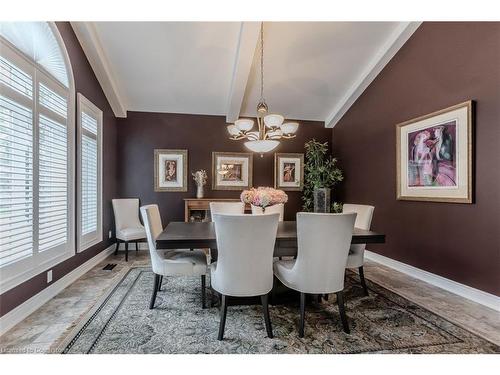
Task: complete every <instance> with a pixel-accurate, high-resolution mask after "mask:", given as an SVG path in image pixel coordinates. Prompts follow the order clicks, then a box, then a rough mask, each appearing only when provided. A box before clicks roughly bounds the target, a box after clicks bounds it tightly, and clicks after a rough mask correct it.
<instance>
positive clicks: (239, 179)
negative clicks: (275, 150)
mask: <svg viewBox="0 0 500 375" xmlns="http://www.w3.org/2000/svg"><path fill="white" fill-rule="evenodd" d="M252 177H253V154H252V153H251V152H212V190H245V189H250V188H251V187H252V184H253V178H252Z"/></svg>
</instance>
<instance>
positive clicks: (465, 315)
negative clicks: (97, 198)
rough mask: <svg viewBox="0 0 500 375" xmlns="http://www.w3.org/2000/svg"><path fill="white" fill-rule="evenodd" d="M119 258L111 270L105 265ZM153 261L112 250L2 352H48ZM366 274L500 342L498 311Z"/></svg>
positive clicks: (15, 333) (377, 272)
mask: <svg viewBox="0 0 500 375" xmlns="http://www.w3.org/2000/svg"><path fill="white" fill-rule="evenodd" d="M108 263H116V267H115V268H114V269H113V270H112V271H105V270H102V268H103V267H104V266H105V265H106V264H108ZM147 264H149V253H148V252H147V251H139V252H138V253H136V252H135V251H134V252H131V253H130V257H129V262H128V263H125V259H124V254H123V253H122V252H120V253H119V254H118V255H117V256H114V255H111V256H110V257H108V258H107V259H105V260H104V261H103V262H102V263H101V264H99V265H98V266H96V267H95V268H93V269H92V270H91V271H89V272H88V273H86V274H85V275H84V276H83V277H81V278H80V279H78V280H77V281H75V282H74V283H73V284H71V285H70V286H69V287H67V288H66V289H65V290H63V291H62V292H61V293H59V294H58V295H57V296H56V297H54V298H53V299H52V300H50V301H49V302H47V303H46V304H45V305H43V306H42V307H41V308H40V309H38V310H37V311H35V312H34V313H33V314H31V315H30V316H29V317H28V318H26V319H25V320H24V321H22V322H21V323H19V324H18V325H17V326H15V327H14V328H13V329H11V330H10V331H9V332H7V333H6V334H4V335H3V336H2V337H0V353H50V352H54V350H55V348H57V346H58V344H59V343H60V342H61V341H62V340H63V339H64V338H65V337H66V336H67V334H68V333H70V332H71V330H72V329H73V328H74V327H75V326H76V325H77V324H78V322H79V321H80V320H81V319H82V318H83V316H85V315H86V314H87V313H88V312H89V311H90V310H91V309H92V307H93V306H94V305H95V304H96V302H98V301H99V300H100V299H101V298H102V297H103V295H105V294H106V292H107V290H108V289H109V288H110V287H112V286H113V285H114V284H115V282H116V281H117V280H119V279H120V275H121V274H122V273H124V272H126V271H127V270H128V268H129V267H130V266H138V265H147ZM364 270H365V277H366V278H367V279H369V280H372V281H374V282H377V283H379V284H380V285H382V286H384V287H386V288H388V289H390V290H392V291H394V292H396V293H398V294H400V295H402V296H404V297H406V298H408V299H409V300H412V301H414V302H416V303H418V304H420V305H421V306H424V307H425V308H427V309H429V310H431V311H433V312H435V313H437V314H439V315H441V316H443V317H444V318H446V319H448V320H450V321H452V322H454V323H456V324H459V325H460V326H462V327H464V328H466V329H468V330H470V331H472V332H475V333H476V334H478V335H480V336H482V337H484V338H486V339H488V340H490V341H492V342H494V343H496V344H498V345H500V319H498V312H496V311H494V310H492V309H490V308H487V307H485V306H482V305H480V304H477V303H475V302H472V301H469V300H467V299H465V298H462V297H460V296H457V295H455V294H452V293H449V292H447V291H445V290H442V289H440V288H437V287H434V286H432V285H430V284H427V283H425V282H423V281H420V280H417V279H414V278H411V277H409V276H407V275H405V274H402V273H400V272H397V271H394V270H392V269H390V268H387V267H384V266H382V265H380V264H378V263H374V262H368V263H367V264H366V265H365V267H364ZM271 308H272V307H271Z"/></svg>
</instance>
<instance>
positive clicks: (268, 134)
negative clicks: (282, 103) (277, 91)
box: [227, 23, 299, 156]
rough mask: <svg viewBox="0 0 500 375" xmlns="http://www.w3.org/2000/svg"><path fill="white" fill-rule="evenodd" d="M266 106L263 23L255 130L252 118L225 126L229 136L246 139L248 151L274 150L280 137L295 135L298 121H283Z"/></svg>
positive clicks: (283, 119) (262, 27)
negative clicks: (254, 129)
mask: <svg viewBox="0 0 500 375" xmlns="http://www.w3.org/2000/svg"><path fill="white" fill-rule="evenodd" d="M268 110H269V109H268V106H267V103H266V101H265V99H264V23H261V24H260V100H259V104H257V115H256V118H257V126H258V130H257V131H251V130H252V129H253V125H254V120H252V119H238V120H236V121H235V122H234V124H230V125H228V126H227V131H228V133H229V136H230V137H229V138H230V139H232V140H243V139H244V140H246V142H245V147H247V148H248V149H249V150H250V151H253V152H256V153H259V154H260V155H261V156H263V154H264V153H266V152H269V151H272V150H274V149H275V148H276V147H278V145H279V144H280V140H281V139H283V138H284V139H290V138H294V137H295V133H296V132H297V130H298V128H299V123H298V122H285V118H284V117H283V116H282V115H280V114H274V113H273V114H268Z"/></svg>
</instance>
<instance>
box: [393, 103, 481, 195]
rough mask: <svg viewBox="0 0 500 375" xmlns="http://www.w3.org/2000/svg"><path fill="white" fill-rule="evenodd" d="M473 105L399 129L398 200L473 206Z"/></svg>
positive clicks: (445, 112)
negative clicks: (470, 204)
mask: <svg viewBox="0 0 500 375" xmlns="http://www.w3.org/2000/svg"><path fill="white" fill-rule="evenodd" d="M472 104H473V102H472V101H468V102H465V103H461V104H457V105H454V106H452V107H449V108H445V109H442V110H440V111H437V112H433V113H430V114H428V115H425V116H421V117H418V118H415V119H412V120H408V121H405V122H403V123H400V124H397V125H396V153H397V154H396V160H397V161H396V163H397V166H396V168H397V177H396V178H397V180H396V184H397V199H398V200H411V201H430V202H451V203H472V155H473V151H472V145H473V143H472V133H473V132H472V127H473V123H472Z"/></svg>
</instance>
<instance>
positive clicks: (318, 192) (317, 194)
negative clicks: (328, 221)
mask: <svg viewBox="0 0 500 375" xmlns="http://www.w3.org/2000/svg"><path fill="white" fill-rule="evenodd" d="M330 193H331V190H330V189H329V188H318V189H314V212H322V213H325V212H326V213H328V212H330Z"/></svg>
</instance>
